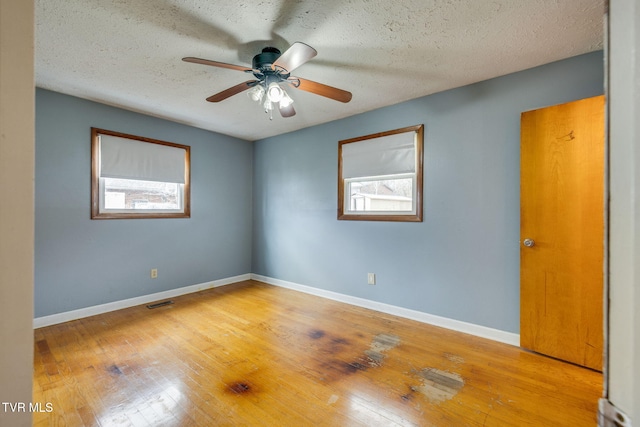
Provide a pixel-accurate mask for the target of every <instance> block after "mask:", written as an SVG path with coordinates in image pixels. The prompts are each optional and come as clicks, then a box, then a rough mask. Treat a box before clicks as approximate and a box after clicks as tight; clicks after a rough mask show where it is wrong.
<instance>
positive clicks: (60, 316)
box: [33, 273, 251, 329]
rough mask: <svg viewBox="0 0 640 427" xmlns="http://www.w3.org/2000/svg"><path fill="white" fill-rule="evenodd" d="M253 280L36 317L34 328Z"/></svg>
mask: <svg viewBox="0 0 640 427" xmlns="http://www.w3.org/2000/svg"><path fill="white" fill-rule="evenodd" d="M249 279H251V275H250V274H249V273H247V274H241V275H239V276H234V277H228V278H226V279H220V280H214V281H212V282H206V283H200V284H197V285H191V286H185V287H183V288H178V289H170V290H168V291H164V292H157V293H155V294H149V295H142V296H139V297H135V298H129V299H125V300H121V301H114V302H109V303H106V304H100V305H94V306H91V307H86V308H81V309H78V310H72V311H66V312H64V313H57V314H52V315H50V316H43V317H36V318H35V319H33V328H34V329H37V328H42V327H44V326H50V325H56V324H58V323H64V322H69V321H71V320H76V319H82V318H84V317H89V316H95V315H96V314H102V313H107V312H109V311H115V310H120V309H123V308H128V307H133V306H136V305H142V304H147V303H150V302H154V301H158V300H162V299H167V298H174V297H177V296H180V295H186V294H191V293H193V292H199V291H204V290H205V289H211V288H217V287H219V286H224V285H229V284H231V283H236V282H242V281H244V280H249Z"/></svg>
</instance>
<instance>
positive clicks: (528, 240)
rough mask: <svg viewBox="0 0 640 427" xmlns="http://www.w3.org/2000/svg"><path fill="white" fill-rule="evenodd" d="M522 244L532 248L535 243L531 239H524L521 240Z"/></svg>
mask: <svg viewBox="0 0 640 427" xmlns="http://www.w3.org/2000/svg"><path fill="white" fill-rule="evenodd" d="M522 244H523V245H525V246H526V247H528V248H532V247H533V245H535V244H536V242H534V241H533V239H524V242H522Z"/></svg>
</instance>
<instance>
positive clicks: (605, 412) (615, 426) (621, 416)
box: [598, 398, 631, 427]
mask: <svg viewBox="0 0 640 427" xmlns="http://www.w3.org/2000/svg"><path fill="white" fill-rule="evenodd" d="M598 427H631V419H630V418H629V417H628V416H627V415H626V414H625V413H624V412H622V411H621V410H620V409H618V408H616V407H615V406H614V405H613V403H611V402H609V400H607V399H605V398H602V399H600V401H599V402H598Z"/></svg>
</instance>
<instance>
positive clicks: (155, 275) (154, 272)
mask: <svg viewBox="0 0 640 427" xmlns="http://www.w3.org/2000/svg"><path fill="white" fill-rule="evenodd" d="M151 278H152V279H157V278H158V269H157V268H152V269H151Z"/></svg>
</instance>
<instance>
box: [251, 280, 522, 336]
mask: <svg viewBox="0 0 640 427" xmlns="http://www.w3.org/2000/svg"><path fill="white" fill-rule="evenodd" d="M251 279H252V280H257V281H259V282H264V283H267V284H270V285H275V286H280V287H283V288H287V289H293V290H295V291H300V292H304V293H307V294H311V295H316V296H319V297H323V298H328V299H332V300H335V301H339V302H344V303H347V304H351V305H355V306H358V307H363V308H368V309H371V310H376V311H380V312H382V313H387V314H392V315H394V316H399V317H404V318H406V319H411V320H417V321H418V322H422V323H427V324H430V325H434V326H439V327H442V328H446V329H451V330H454V331H458V332H463V333H465V334H470V335H475V336H478V337H481V338H487V339H490V340H493V341H498V342H501V343H505V344H510V345H514V346H516V347H519V346H520V335H519V334H515V333H513V332H506V331H501V330H499V329H493V328H488V327H486V326H480V325H475V324H473V323H467V322H462V321H460V320H454V319H449V318H446V317H441V316H436V315H433V314H429V313H424V312H421V311H417V310H410V309H408V308H403V307H398V306H395V305H390V304H385V303H381V302H377V301H371V300H368V299H364V298H358V297H353V296H350V295H345V294H340V293H337V292H332V291H326V290H324V289H318V288H313V287H311V286H305V285H300V284H297V283H293V282H287V281H284V280H279V279H273V278H271V277H267V276H261V275H259V274H253V273H252V274H251Z"/></svg>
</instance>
